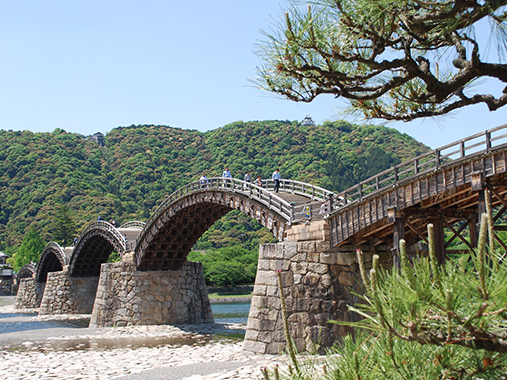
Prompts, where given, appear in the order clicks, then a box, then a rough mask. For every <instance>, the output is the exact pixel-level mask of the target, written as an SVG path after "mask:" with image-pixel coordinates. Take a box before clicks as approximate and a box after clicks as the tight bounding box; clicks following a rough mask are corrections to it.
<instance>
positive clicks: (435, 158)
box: [331, 124, 507, 212]
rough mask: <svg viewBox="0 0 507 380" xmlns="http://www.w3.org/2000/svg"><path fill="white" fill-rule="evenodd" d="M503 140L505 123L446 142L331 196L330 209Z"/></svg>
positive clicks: (506, 130) (505, 138)
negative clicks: (449, 142)
mask: <svg viewBox="0 0 507 380" xmlns="http://www.w3.org/2000/svg"><path fill="white" fill-rule="evenodd" d="M506 144H507V124H504V125H502V126H499V127H497V128H494V129H490V130H487V131H485V132H481V133H477V134H475V135H473V136H470V137H467V138H465V139H462V140H459V141H456V142H454V143H451V144H448V145H445V146H443V147H441V148H438V149H435V150H434V151H432V152H428V153H425V154H422V155H420V156H418V157H415V158H413V159H411V160H408V161H405V162H402V163H401V164H398V165H396V166H394V167H392V168H390V169H387V170H385V171H383V172H381V173H379V174H377V175H374V176H373V177H370V178H368V179H367V180H365V181H362V182H360V183H358V184H357V185H355V186H352V187H351V188H349V189H347V190H345V191H342V192H341V193H339V194H337V195H335V196H333V197H332V203H331V210H332V212H337V211H339V209H340V208H342V207H345V206H348V205H350V204H352V203H355V202H360V201H362V200H363V199H364V198H365V197H370V196H373V195H375V194H377V193H379V192H382V191H383V190H385V189H387V188H389V187H393V186H397V185H398V184H400V183H403V182H408V181H410V180H411V179H413V178H416V177H418V176H422V175H425V174H428V173H431V172H433V171H436V170H438V169H440V168H441V167H443V166H447V165H450V164H455V163H456V162H457V161H461V160H465V159H467V158H469V157H472V156H475V155H478V154H483V153H487V152H489V151H490V150H492V149H495V148H498V147H501V146H503V145H506Z"/></svg>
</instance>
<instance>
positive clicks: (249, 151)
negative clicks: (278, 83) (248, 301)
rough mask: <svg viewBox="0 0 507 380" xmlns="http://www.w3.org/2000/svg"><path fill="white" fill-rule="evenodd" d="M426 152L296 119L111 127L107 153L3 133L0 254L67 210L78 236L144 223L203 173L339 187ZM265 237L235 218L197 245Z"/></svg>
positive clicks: (393, 135)
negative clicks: (97, 225)
mask: <svg viewBox="0 0 507 380" xmlns="http://www.w3.org/2000/svg"><path fill="white" fill-rule="evenodd" d="M427 150H428V148H427V147H425V146H424V145H422V144H420V143H418V142H417V141H415V140H413V139H412V138H410V137H409V136H408V135H405V134H401V133H399V132H397V131H395V130H393V129H389V128H385V127H375V126H358V125H353V124H349V123H347V122H344V121H338V122H334V123H331V122H327V123H325V124H324V125H319V126H302V125H300V123H298V122H290V121H252V122H241V121H240V122H235V123H233V124H230V125H227V126H225V127H223V128H219V129H216V130H213V131H209V132H206V133H202V132H198V131H193V130H191V131H190V130H182V129H178V128H172V127H167V126H147V125H140V126H130V127H120V128H116V129H114V130H112V131H111V132H109V133H108V134H107V136H106V147H100V146H98V145H97V144H96V143H94V142H92V141H91V140H89V139H87V138H86V137H85V136H81V135H78V134H72V133H67V132H65V131H63V130H61V129H57V130H55V131H54V132H52V133H32V132H28V131H24V132H13V131H2V130H0V250H7V251H10V250H12V249H13V248H14V247H17V246H18V245H19V244H20V242H21V241H22V238H23V235H24V234H25V233H26V232H27V231H28V228H29V226H30V225H35V226H36V227H37V229H38V231H39V232H40V234H41V236H42V237H43V239H44V240H45V241H51V240H53V238H52V237H53V236H54V234H55V230H56V228H57V226H56V220H57V219H58V212H59V210H60V209H61V207H62V205H66V206H67V207H68V209H69V210H70V213H71V217H72V219H73V220H74V222H75V223H76V225H77V226H78V227H77V228H78V232H79V230H80V229H81V228H82V227H83V226H84V225H85V224H87V223H88V222H90V221H91V220H94V219H96V218H97V217H98V216H99V215H100V216H102V217H103V218H104V219H110V218H115V219H116V220H117V221H118V222H119V223H122V222H125V221H128V220H146V219H148V217H149V216H150V213H151V212H152V211H153V209H154V208H155V207H156V206H157V205H158V203H159V202H161V201H162V200H163V199H164V198H165V197H166V196H167V195H169V194H170V193H171V192H173V191H174V190H176V189H177V188H178V187H180V186H182V185H184V184H186V183H188V182H190V181H194V180H197V179H198V178H199V177H200V175H201V174H202V173H203V172H204V173H206V174H207V175H208V177H212V176H220V175H221V173H222V171H223V168H224V167H225V166H229V168H230V169H231V172H232V174H233V176H234V177H237V178H242V177H243V174H244V172H245V171H246V170H250V171H251V173H252V175H255V176H256V175H261V176H262V177H263V178H267V177H270V176H271V173H272V172H273V171H274V169H275V168H276V167H279V168H280V171H281V173H282V176H283V177H284V178H291V179H296V180H300V181H305V182H310V183H313V184H316V185H320V186H322V187H325V188H328V189H330V190H334V191H340V190H344V189H345V188H347V187H349V186H352V185H354V184H355V183H356V182H358V181H360V180H362V179H365V178H367V177H369V176H370V175H373V174H375V173H377V172H379V171H381V170H384V169H386V168H388V167H390V166H392V165H394V164H397V163H399V162H401V161H402V160H404V159H408V158H410V157H413V156H415V155H418V154H420V153H423V152H425V151H427ZM270 240H272V237H271V236H270V234H269V232H267V231H266V230H264V229H262V228H261V227H260V226H259V225H258V224H257V223H256V222H255V221H252V220H250V219H248V218H246V217H244V216H242V215H241V214H238V213H231V214H229V215H228V216H227V217H225V218H224V219H222V220H221V221H219V222H218V223H217V224H216V225H215V226H214V227H213V228H212V229H210V230H209V231H208V232H207V233H206V234H205V235H204V236H203V238H202V239H201V240H200V241H199V242H198V245H197V248H199V249H205V248H209V247H214V248H220V247H224V246H230V245H236V244H242V245H244V246H245V247H246V248H248V249H252V248H255V247H256V245H257V244H258V243H259V241H261V242H262V241H270Z"/></svg>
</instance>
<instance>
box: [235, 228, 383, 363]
mask: <svg viewBox="0 0 507 380" xmlns="http://www.w3.org/2000/svg"><path fill="white" fill-rule="evenodd" d="M326 234H327V230H326V224H325V222H324V221H323V222H322V223H320V222H319V223H318V224H313V225H302V226H295V227H293V229H292V231H291V234H290V235H289V237H290V238H291V239H293V240H294V241H285V242H282V243H275V244H263V245H261V246H260V251H259V264H258V270H257V277H256V280H255V287H254V293H253V297H252V304H251V307H250V314H249V317H248V323H247V330H246V336H245V342H244V348H245V350H248V351H253V352H257V353H269V354H275V353H279V352H281V351H282V350H284V348H285V343H286V340H285V335H284V329H283V320H282V313H281V306H280V305H281V304H280V295H279V290H278V281H277V275H276V271H281V275H282V284H283V292H284V296H285V300H286V308H287V314H288V320H289V328H290V333H291V335H292V338H293V339H294V342H295V344H296V347H297V349H298V351H304V350H307V351H314V350H321V349H322V348H324V347H329V346H331V345H332V344H333V343H334V342H336V340H337V339H339V337H340V336H344V335H346V334H349V333H350V332H351V329H350V328H348V327H345V326H339V325H336V324H331V323H329V321H330V320H341V321H351V320H355V319H357V316H356V315H353V314H352V313H350V312H349V311H348V305H351V304H354V303H356V302H357V301H358V297H357V296H355V295H354V294H353V293H354V292H356V293H361V292H362V286H363V285H362V281H361V278H360V274H359V267H358V263H357V259H356V252H355V249H354V247H352V246H347V247H341V248H340V249H337V248H335V249H331V247H330V243H329V241H325V238H326ZM361 248H362V249H363V252H364V253H365V262H366V263H369V264H367V265H371V258H372V256H373V253H374V252H373V250H372V249H371V248H368V247H361ZM375 252H376V253H379V254H380V255H381V258H382V261H383V264H384V265H386V264H388V260H389V259H388V257H389V256H390V255H388V254H387V252H386V250H385V247H381V248H379V247H376V251H375Z"/></svg>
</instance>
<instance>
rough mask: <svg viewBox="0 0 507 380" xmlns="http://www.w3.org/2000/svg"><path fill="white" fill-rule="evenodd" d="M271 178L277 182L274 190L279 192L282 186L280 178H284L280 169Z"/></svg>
mask: <svg viewBox="0 0 507 380" xmlns="http://www.w3.org/2000/svg"><path fill="white" fill-rule="evenodd" d="M271 179H272V180H273V181H274V182H275V187H274V189H273V191H274V192H275V193H278V189H279V188H280V180H281V179H282V176H281V174H280V169H276V170H275V172H274V173H273V175H272V176H271Z"/></svg>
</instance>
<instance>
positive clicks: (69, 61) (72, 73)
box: [0, 0, 507, 148]
mask: <svg viewBox="0 0 507 380" xmlns="http://www.w3.org/2000/svg"><path fill="white" fill-rule="evenodd" d="M286 5H287V2H286V1H285V0H256V1H245V0H216V1H192V2H183V1H173V0H166V1H162V0H144V1H130V0H123V1H117V0H113V1H111V0H107V1H96V0H88V1H68V0H58V1H57V0H46V1H36V0H26V1H21V0H20V1H7V0H0V49H1V50H0V52H1V53H0V54H1V59H0V73H1V74H0V75H1V84H0V129H4V130H10V129H12V130H31V131H36V132H49V131H53V130H54V129H55V128H62V129H64V130H66V131H69V132H76V133H80V134H83V135H90V134H93V133H95V132H97V131H100V132H103V133H105V132H108V131H110V130H111V129H113V128H115V127H118V126H128V125H131V124H160V125H170V126H174V127H181V128H184V129H197V130H200V131H206V130H210V129H214V128H218V127H222V126H224V125H226V124H228V123H231V122H234V121H237V120H243V121H248V120H267V119H279V120H286V119H288V120H301V119H303V118H304V117H305V115H311V116H312V118H313V119H314V121H315V122H317V123H322V122H323V121H325V120H336V119H342V118H344V116H342V115H341V111H343V109H344V107H345V104H344V103H342V102H341V101H337V100H335V99H334V98H333V97H323V98H321V99H317V100H316V101H314V102H313V103H310V104H303V103H294V102H291V101H288V100H285V99H282V98H280V97H278V96H276V95H274V94H270V93H268V92H265V91H262V90H259V89H257V88H256V87H255V85H254V84H253V83H251V81H250V79H252V78H254V77H255V75H256V67H257V66H259V65H260V63H261V61H260V58H259V57H258V56H257V55H256V54H255V51H256V50H257V48H256V44H257V43H258V42H259V41H260V40H262V39H263V38H264V36H263V34H262V33H261V30H266V31H269V29H270V27H271V25H272V23H273V22H274V21H275V20H277V19H278V18H279V16H280V14H282V9H283V7H285V6H286ZM504 108H505V109H501V110H499V111H496V112H494V113H490V112H489V111H487V109H486V107H485V106H476V107H472V108H469V109H467V110H460V111H458V112H456V113H455V114H454V115H452V116H448V117H445V118H441V119H437V121H434V120H424V121H413V122H410V123H396V124H388V126H391V127H395V128H397V129H399V130H400V131H402V132H405V133H408V134H409V135H411V136H413V137H415V138H416V139H418V140H419V141H422V142H423V143H425V144H427V145H429V146H431V147H432V148H436V147H438V146H441V145H444V144H446V143H449V142H452V141H455V140H458V139H460V138H463V137H466V136H468V135H471V134H474V133H477V132H480V131H483V130H485V129H488V128H493V127H495V126H498V125H501V124H503V123H507V107H504ZM351 121H354V120H351Z"/></svg>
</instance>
